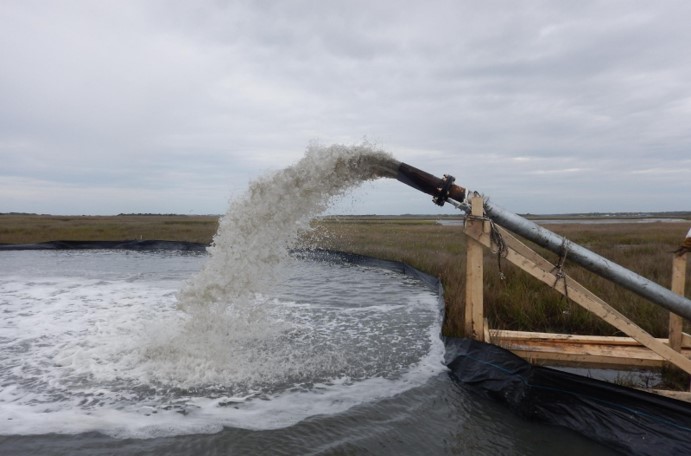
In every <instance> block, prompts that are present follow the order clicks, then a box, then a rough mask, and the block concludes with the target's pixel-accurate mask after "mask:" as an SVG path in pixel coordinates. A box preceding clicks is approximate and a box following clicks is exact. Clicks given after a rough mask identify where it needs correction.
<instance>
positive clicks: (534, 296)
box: [315, 218, 691, 337]
mask: <svg viewBox="0 0 691 456" xmlns="http://www.w3.org/2000/svg"><path fill="white" fill-rule="evenodd" d="M689 224H691V222H685V223H646V224H636V223H628V224H607V225H604V224H603V225H577V224H563V225H549V227H548V229H550V230H552V231H554V232H556V233H558V234H561V235H563V236H566V237H567V238H568V239H570V240H572V241H574V242H576V243H578V244H581V245H583V246H584V247H586V248H589V249H591V250H592V251H594V252H596V253H598V254H600V255H602V256H604V257H605V258H608V259H609V260H611V261H614V262H615V263H618V264H621V265H622V266H624V267H626V268H629V269H631V270H632V271H634V272H636V273H638V274H640V275H642V276H644V277H646V278H648V279H650V280H653V281H655V282H657V283H659V284H661V285H664V286H666V287H669V286H670V281H671V265H672V253H671V252H672V251H673V250H674V249H675V248H676V247H677V246H678V245H679V243H680V242H681V241H682V240H683V238H684V235H685V233H686V232H687V231H688V228H689ZM316 233H317V236H316V238H315V239H316V242H317V243H318V244H319V245H320V246H322V247H325V248H330V249H334V250H343V251H348V252H353V253H359V254H363V255H370V256H375V257H379V258H384V259H389V260H395V261H402V262H405V263H408V264H410V265H411V266H414V267H416V268H418V269H420V270H423V271H425V272H427V273H429V274H432V275H434V276H436V277H438V278H440V279H441V281H442V283H443V285H444V292H445V302H446V314H447V319H446V321H445V324H444V333H445V334H446V335H461V334H462V320H463V312H464V306H465V296H464V284H465V248H466V240H465V236H464V235H463V231H462V227H460V226H442V225H438V224H435V223H434V222H433V221H430V222H428V223H421V221H420V220H415V223H411V224H406V223H403V221H402V220H398V221H397V223H395V224H392V223H380V224H372V223H369V222H368V221H359V220H357V219H353V218H347V219H338V218H328V219H324V220H322V221H320V222H319V223H318V224H317V231H316ZM533 247H534V248H535V249H536V250H538V252H539V253H541V254H543V255H544V256H545V257H546V258H547V259H549V260H550V261H552V262H553V263H556V261H557V260H558V258H557V256H556V255H554V254H552V253H551V252H547V251H545V250H544V249H541V248H539V247H536V246H533ZM484 267H485V274H484V276H485V277H484V280H485V287H484V300H485V315H486V316H487V318H488V320H489V324H490V326H491V327H492V328H500V329H513V330H523V331H544V332H565V333H574V334H595V335H621V334H619V332H618V331H617V330H616V329H615V328H613V327H611V326H610V325H609V324H607V323H604V322H603V321H602V320H600V319H599V318H597V317H595V316H594V315H592V314H591V313H589V312H587V311H585V310H584V309H582V308H581V307H580V306H578V305H577V304H575V303H573V302H571V301H569V300H568V299H567V298H566V297H564V296H562V295H561V294H559V293H557V292H556V291H555V290H553V289H551V288H550V287H549V286H546V285H545V284H543V283H542V282H539V281H537V280H536V279H534V278H532V277H530V276H529V275H528V274H527V273H525V272H524V271H522V270H520V269H518V268H516V267H514V266H512V265H511V264H510V263H508V262H507V261H506V260H501V261H499V260H498V259H497V256H496V255H493V254H491V253H489V252H487V253H486V254H485V257H484ZM500 268H501V272H502V273H503V276H504V278H503V279H502V278H501V275H502V274H500ZM689 270H690V271H691V268H689ZM566 272H567V273H568V274H569V275H570V276H571V277H572V278H573V279H574V280H577V281H579V282H580V283H582V284H583V285H585V286H586V287H587V288H589V289H590V290H592V291H593V292H594V293H595V294H597V295H598V296H600V297H601V298H603V299H604V300H605V301H606V302H608V303H610V304H611V305H612V306H613V307H615V308H616V309H618V310H620V311H621V312H622V313H624V315H626V316H628V317H629V318H631V319H632V320H633V321H634V322H636V323H638V324H639V325H640V326H641V327H642V328H643V329H645V330H646V331H649V332H650V333H651V334H653V335H654V336H656V337H666V336H667V333H668V320H669V312H668V311H666V310H665V309H663V308H661V307H659V306H656V305H654V304H652V303H649V302H648V301H646V300H644V299H643V298H640V297H638V296H637V295H635V294H634V293H632V292H629V291H627V290H625V289H623V288H621V287H619V286H617V285H614V284H613V283H611V282H609V281H607V280H604V279H602V278H600V277H598V276H596V275H594V274H592V273H590V272H589V271H586V270H584V269H583V268H580V267H579V266H577V265H575V264H573V263H569V262H568V258H567V262H566ZM686 280H687V283H691V278H689V274H688V273H687V279H686ZM689 289H691V286H687V290H689ZM687 296H689V293H688V292H687ZM687 330H688V328H687Z"/></svg>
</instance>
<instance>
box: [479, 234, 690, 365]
mask: <svg viewBox="0 0 691 456" xmlns="http://www.w3.org/2000/svg"><path fill="white" fill-rule="evenodd" d="M466 234H468V236H469V237H473V238H474V239H475V240H477V241H478V242H480V243H481V244H483V245H484V246H485V247H487V248H490V249H491V248H493V247H494V246H493V245H492V242H491V239H490V236H489V235H488V234H487V233H482V234H481V235H480V236H477V233H476V232H467V233H466ZM502 236H504V241H505V242H506V243H507V244H509V245H508V247H507V252H506V259H507V260H508V261H510V262H511V263H513V264H515V265H516V266H518V267H520V268H521V269H523V270H524V271H526V272H527V273H529V274H530V275H532V276H533V277H535V278H537V279H538V280H541V281H542V282H544V283H546V284H548V285H550V286H553V288H555V289H556V290H557V291H559V292H560V293H562V294H564V295H567V296H568V297H569V298H570V299H571V300H572V301H574V302H575V303H577V304H578V305H580V306H581V307H583V308H585V309H586V310H588V311H589V312H591V313H593V314H595V315H597V316H598V317H600V318H601V319H603V320H604V321H606V322H607V323H609V324H611V325H612V326H614V327H615V328H617V329H619V330H620V331H622V332H623V333H624V334H627V335H629V336H631V337H633V338H634V339H636V340H637V341H638V342H640V343H641V344H642V345H644V346H646V347H648V348H649V349H650V350H652V351H654V352H655V353H657V354H658V355H660V356H661V357H662V358H664V359H665V360H667V361H669V362H670V363H672V364H674V365H675V366H677V367H679V368H680V369H682V370H683V371H685V372H687V373H689V374H691V360H689V359H688V358H686V357H685V356H683V355H682V354H681V353H678V352H676V351H674V350H672V349H671V348H670V347H669V346H667V345H665V344H663V343H660V342H659V341H657V340H656V339H655V338H654V337H653V336H651V335H650V334H648V333H647V332H645V331H644V330H642V329H641V328H640V327H638V326H637V325H636V324H635V323H634V322H633V321H631V320H630V319H628V318H627V317H626V316H624V315H623V314H622V313H621V312H619V311H618V310H616V309H614V308H613V307H611V306H610V305H609V304H607V303H606V302H605V301H603V300H602V299H600V298H599V297H598V296H596V295H595V294H593V293H592V292H591V291H589V290H588V289H587V288H585V287H584V286H582V285H581V284H579V283H577V282H576V281H575V280H574V279H572V278H570V277H567V278H566V280H557V276H556V275H555V273H554V272H552V270H553V269H554V265H551V263H550V265H551V268H549V269H546V268H544V267H541V265H544V262H543V261H533V259H534V258H535V255H538V254H537V252H533V253H532V254H530V258H529V257H528V256H526V255H522V254H520V253H518V252H517V251H516V250H515V249H514V248H513V247H512V246H513V245H516V243H520V241H518V239H516V238H515V237H514V236H513V235H511V234H510V233H508V232H505V233H504V234H502ZM524 248H525V249H529V247H527V246H524ZM530 250H532V249H530ZM538 256H539V255H538ZM545 261H546V260H545ZM538 263H539V264H538Z"/></svg>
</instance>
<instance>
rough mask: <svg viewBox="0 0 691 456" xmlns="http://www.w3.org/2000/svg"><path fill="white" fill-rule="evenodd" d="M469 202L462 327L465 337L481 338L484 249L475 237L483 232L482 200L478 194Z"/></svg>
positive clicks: (482, 337) (466, 224) (466, 227)
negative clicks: (469, 213)
mask: <svg viewBox="0 0 691 456" xmlns="http://www.w3.org/2000/svg"><path fill="white" fill-rule="evenodd" d="M471 204H472V210H471V217H468V218H467V219H466V222H465V233H466V234H468V243H467V251H466V276H465V322H464V328H465V334H466V337H469V338H472V339H475V340H483V339H484V330H483V329H482V327H483V324H484V309H483V299H484V296H483V291H484V283H483V280H484V279H483V274H484V271H483V261H484V250H483V247H482V244H480V243H479V242H477V241H476V240H475V239H476V238H477V237H480V236H481V235H482V232H483V225H484V223H483V221H482V219H481V218H482V217H483V215H484V207H483V204H484V200H483V198H482V197H480V196H474V197H472V198H471ZM473 217H476V218H473ZM470 233H472V235H471V234H470Z"/></svg>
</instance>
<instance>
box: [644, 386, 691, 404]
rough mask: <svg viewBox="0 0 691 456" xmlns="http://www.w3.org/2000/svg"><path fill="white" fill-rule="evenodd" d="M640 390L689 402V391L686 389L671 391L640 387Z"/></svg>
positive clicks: (690, 395) (690, 400)
mask: <svg viewBox="0 0 691 456" xmlns="http://www.w3.org/2000/svg"><path fill="white" fill-rule="evenodd" d="M639 389H640V388H639ZM641 391H647V392H650V393H655V394H659V395H660V396H666V397H671V398H672V399H676V400H678V401H685V402H691V392H688V391H672V390H662V389H650V390H647V389H641Z"/></svg>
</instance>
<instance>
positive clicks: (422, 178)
mask: <svg viewBox="0 0 691 456" xmlns="http://www.w3.org/2000/svg"><path fill="white" fill-rule="evenodd" d="M396 179H397V180H399V181H400V182H403V183H404V184H406V185H409V186H411V187H413V188H415V189H417V190H420V191H421V192H423V193H427V194H428V195H432V197H433V198H432V200H433V201H434V203H435V204H437V205H439V206H443V205H444V203H445V202H446V201H447V200H448V199H453V200H455V201H458V202H462V201H463V200H464V199H465V195H466V189H465V188H463V187H461V186H460V185H456V184H454V180H455V179H454V177H453V176H450V175H446V174H445V175H444V177H443V178H439V177H436V176H433V175H432V174H429V173H426V172H425V171H422V170H421V169H418V168H415V167H414V166H411V165H408V164H407V163H403V162H401V163H399V165H398V173H397V175H396Z"/></svg>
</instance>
